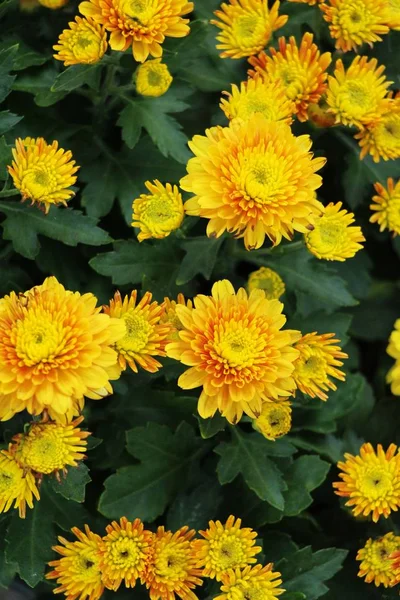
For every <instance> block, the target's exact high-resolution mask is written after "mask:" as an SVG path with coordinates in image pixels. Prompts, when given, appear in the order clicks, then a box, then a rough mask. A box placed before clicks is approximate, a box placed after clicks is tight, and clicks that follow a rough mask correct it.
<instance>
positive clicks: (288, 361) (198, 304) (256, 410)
mask: <svg viewBox="0 0 400 600" xmlns="http://www.w3.org/2000/svg"><path fill="white" fill-rule="evenodd" d="M282 310H283V304H282V303H281V302H279V301H278V300H267V299H266V298H265V294H264V292H263V291H262V290H254V291H253V292H251V293H250V295H249V296H248V295H247V293H246V291H245V290H244V289H243V288H241V289H240V290H239V291H238V292H237V294H236V293H235V290H234V288H233V286H232V284H231V283H230V282H229V281H227V280H226V279H225V280H223V281H218V282H217V283H215V284H214V285H213V287H212V291H211V296H203V295H199V296H196V298H195V299H194V308H192V309H190V308H188V307H186V306H181V305H178V306H177V307H176V314H177V315H178V318H179V319H180V321H181V322H182V324H183V327H184V328H183V329H182V330H181V331H179V337H180V339H179V341H176V342H172V343H169V344H168V345H167V353H168V356H169V357H170V358H174V359H176V360H179V361H180V362H181V363H183V364H184V365H188V366H189V367H190V368H189V369H188V370H187V371H186V372H185V373H183V375H181V376H180V378H179V380H178V385H179V386H180V387H181V388H183V389H185V390H187V389H193V388H196V387H200V386H202V388H203V389H202V392H201V395H200V398H199V403H198V411H199V414H200V416H201V417H202V418H203V419H207V418H208V417H212V416H213V415H214V414H215V412H216V411H217V410H218V411H220V412H221V414H222V416H224V417H226V419H227V420H228V421H229V422H230V423H237V422H238V421H239V420H240V418H241V416H242V414H243V412H244V413H246V414H247V415H249V416H250V417H252V418H253V419H254V418H256V417H258V415H259V414H260V413H261V407H262V403H263V401H264V400H267V399H278V398H279V396H290V395H291V394H292V392H293V391H294V389H295V384H294V380H293V370H294V366H293V363H294V361H295V360H296V358H297V357H298V351H296V350H294V349H293V347H292V344H293V343H294V342H295V341H296V340H297V339H298V338H299V335H300V333H299V332H297V331H291V330H286V331H282V330H281V329H282V327H283V325H284V324H285V322H286V318H285V316H284V315H282Z"/></svg>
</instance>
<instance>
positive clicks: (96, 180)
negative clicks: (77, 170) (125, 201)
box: [81, 158, 118, 219]
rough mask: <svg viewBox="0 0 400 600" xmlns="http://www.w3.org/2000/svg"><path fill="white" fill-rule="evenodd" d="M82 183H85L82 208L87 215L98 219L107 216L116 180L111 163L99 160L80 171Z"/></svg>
mask: <svg viewBox="0 0 400 600" xmlns="http://www.w3.org/2000/svg"><path fill="white" fill-rule="evenodd" d="M81 179H82V181H87V182H88V183H87V185H86V186H85V188H84V190H83V193H82V206H84V207H85V208H86V211H87V213H88V215H90V216H91V217H94V218H95V219H99V218H101V217H104V216H105V215H108V213H109V212H110V210H111V209H112V207H113V204H114V200H115V197H116V191H117V190H116V188H117V185H118V180H117V179H116V176H115V169H114V166H113V165H112V163H111V162H109V161H107V160H106V159H105V158H99V159H98V160H96V161H95V162H93V163H92V164H91V165H90V166H88V167H84V168H83V169H82V171H81Z"/></svg>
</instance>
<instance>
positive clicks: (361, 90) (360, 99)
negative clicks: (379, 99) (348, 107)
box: [346, 81, 373, 108]
mask: <svg viewBox="0 0 400 600" xmlns="http://www.w3.org/2000/svg"><path fill="white" fill-rule="evenodd" d="M346 88H347V93H348V97H349V99H350V102H352V103H353V104H355V105H356V106H359V107H360V108H367V107H369V106H370V105H371V104H372V102H371V100H372V99H373V98H372V97H371V90H368V89H367V88H366V86H365V85H364V84H363V83H362V82H361V81H349V82H348V84H347V86H346Z"/></svg>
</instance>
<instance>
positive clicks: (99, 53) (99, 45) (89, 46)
mask: <svg viewBox="0 0 400 600" xmlns="http://www.w3.org/2000/svg"><path fill="white" fill-rule="evenodd" d="M68 25H69V29H64V31H63V32H62V33H61V35H60V37H59V38H58V42H57V44H56V45H55V46H53V50H56V51H57V54H54V55H53V56H54V58H55V59H57V60H61V61H63V62H64V65H65V66H66V67H68V66H69V65H81V64H92V63H96V62H98V61H99V60H100V59H101V58H102V57H103V55H104V53H105V52H106V50H107V46H108V44H107V35H106V32H105V29H104V27H102V26H101V25H99V24H98V23H95V22H94V21H93V19H91V18H88V19H82V17H75V21H71V22H70V23H68Z"/></svg>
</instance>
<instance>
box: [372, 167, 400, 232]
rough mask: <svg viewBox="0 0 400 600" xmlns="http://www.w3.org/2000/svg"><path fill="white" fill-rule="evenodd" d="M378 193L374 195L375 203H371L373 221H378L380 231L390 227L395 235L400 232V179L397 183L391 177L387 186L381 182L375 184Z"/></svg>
mask: <svg viewBox="0 0 400 600" xmlns="http://www.w3.org/2000/svg"><path fill="white" fill-rule="evenodd" d="M374 187H375V190H376V193H377V195H376V196H373V197H372V201H373V202H375V204H371V205H370V209H371V210H373V211H374V213H373V215H372V216H371V218H370V222H371V223H378V225H379V231H384V230H385V229H388V230H389V231H391V232H392V234H393V236H396V235H399V234H400V180H399V181H398V182H397V183H396V184H395V183H394V181H393V179H392V178H391V177H389V179H388V180H387V186H386V187H384V186H383V185H382V184H381V183H379V182H378V183H375V185H374Z"/></svg>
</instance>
